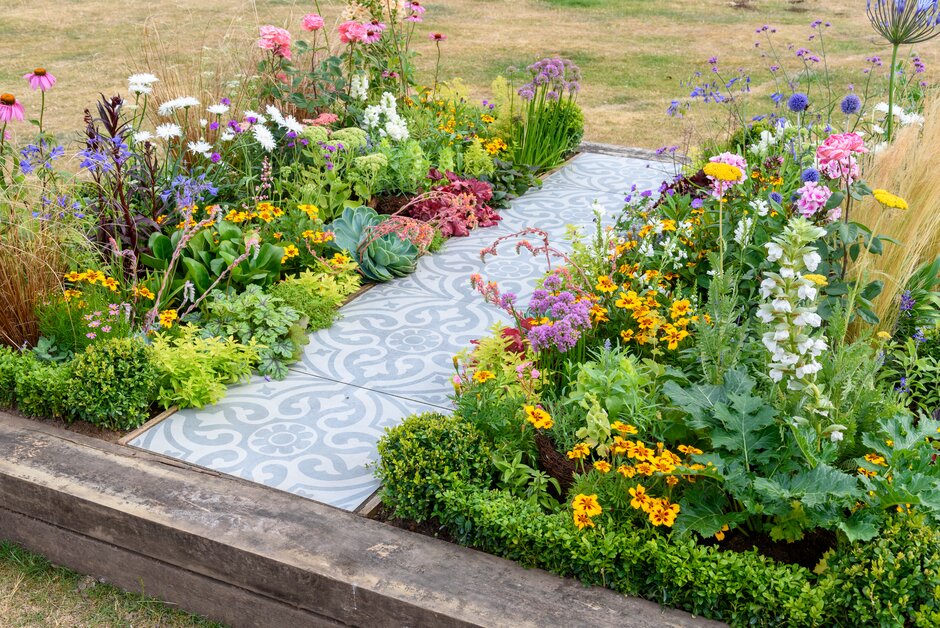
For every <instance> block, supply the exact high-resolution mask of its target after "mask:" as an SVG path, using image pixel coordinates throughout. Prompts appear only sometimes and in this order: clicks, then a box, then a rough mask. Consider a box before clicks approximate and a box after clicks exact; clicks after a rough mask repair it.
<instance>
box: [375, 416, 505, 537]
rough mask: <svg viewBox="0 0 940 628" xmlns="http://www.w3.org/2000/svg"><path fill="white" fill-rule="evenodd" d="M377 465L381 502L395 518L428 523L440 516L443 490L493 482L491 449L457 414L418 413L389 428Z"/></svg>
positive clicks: (376, 471) (380, 442) (376, 472)
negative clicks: (491, 477) (464, 483)
mask: <svg viewBox="0 0 940 628" xmlns="http://www.w3.org/2000/svg"><path fill="white" fill-rule="evenodd" d="M378 447H379V455H380V456H381V459H380V461H379V463H378V465H377V467H376V469H375V474H376V476H377V477H378V478H379V479H381V480H382V501H383V502H384V503H385V504H386V505H388V506H391V507H392V508H394V510H395V516H397V517H404V518H406V519H414V520H416V521H424V520H425V519H428V518H430V517H434V516H437V515H440V514H441V513H440V512H439V510H438V506H439V504H440V501H439V500H440V497H441V493H442V492H443V491H444V490H445V489H447V488H449V487H451V486H453V485H455V484H457V483H460V482H470V483H478V484H483V485H486V484H489V476H490V472H491V465H490V451H489V447H488V446H487V444H486V443H485V441H484V439H483V437H482V436H481V435H480V433H479V432H478V431H477V430H476V429H475V428H474V427H473V426H472V425H470V424H469V423H467V422H466V421H464V420H463V419H461V418H459V417H445V416H442V415H440V414H435V413H431V412H428V413H425V414H415V415H412V416H410V417H408V418H407V419H405V420H404V421H403V422H402V424H401V425H397V426H395V427H393V428H389V429H387V430H386V432H385V435H384V436H383V437H382V439H381V440H380V441H379V446H378Z"/></svg>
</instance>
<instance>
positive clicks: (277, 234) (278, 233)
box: [271, 231, 284, 240]
mask: <svg viewBox="0 0 940 628" xmlns="http://www.w3.org/2000/svg"><path fill="white" fill-rule="evenodd" d="M271 237H272V238H274V239H275V240H280V239H281V238H283V237H284V234H283V233H281V232H280V231H275V232H274V233H272V234H271Z"/></svg>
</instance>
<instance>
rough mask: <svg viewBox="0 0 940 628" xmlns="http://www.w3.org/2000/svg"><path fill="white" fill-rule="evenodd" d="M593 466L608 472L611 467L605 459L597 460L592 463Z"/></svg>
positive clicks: (602, 471)
mask: <svg viewBox="0 0 940 628" xmlns="http://www.w3.org/2000/svg"><path fill="white" fill-rule="evenodd" d="M594 468H595V469H596V470H598V471H600V472H601V473H609V472H610V468H611V467H610V463H609V462H607V461H606V460H598V461H597V462H595V463H594Z"/></svg>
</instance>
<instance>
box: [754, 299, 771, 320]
mask: <svg viewBox="0 0 940 628" xmlns="http://www.w3.org/2000/svg"><path fill="white" fill-rule="evenodd" d="M756 316H757V318H759V319H760V320H761V322H763V323H769V322H771V321H772V320H774V312H773V309H772V308H771V306H770V304H769V303H764V304H762V305H761V306H760V307H759V308H757V314H756Z"/></svg>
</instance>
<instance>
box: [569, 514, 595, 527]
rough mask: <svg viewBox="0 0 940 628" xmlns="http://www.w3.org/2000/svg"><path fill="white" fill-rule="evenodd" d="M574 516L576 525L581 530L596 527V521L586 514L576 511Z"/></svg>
mask: <svg viewBox="0 0 940 628" xmlns="http://www.w3.org/2000/svg"><path fill="white" fill-rule="evenodd" d="M572 514H573V515H574V525H576V526H577V527H578V529H579V530H583V529H584V528H593V527H594V520H593V519H591V516H590V515H588V514H587V513H586V512H578V511H575V512H574V513H572Z"/></svg>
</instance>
